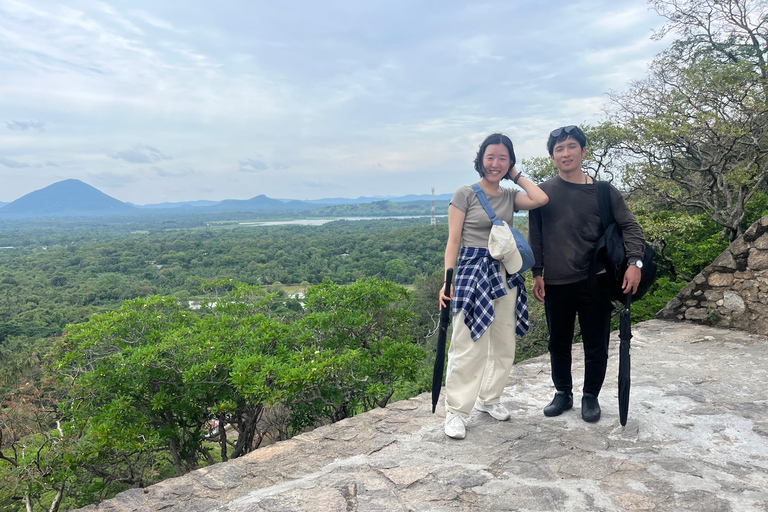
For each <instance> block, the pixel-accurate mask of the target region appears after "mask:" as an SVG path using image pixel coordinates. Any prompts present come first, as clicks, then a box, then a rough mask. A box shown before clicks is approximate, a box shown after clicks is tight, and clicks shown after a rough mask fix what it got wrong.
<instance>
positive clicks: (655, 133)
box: [611, 0, 768, 241]
mask: <svg viewBox="0 0 768 512" xmlns="http://www.w3.org/2000/svg"><path fill="white" fill-rule="evenodd" d="M652 5H653V7H654V8H655V9H656V11H657V12H658V13H659V14H660V15H661V16H663V17H665V18H666V19H667V20H668V23H667V25H666V26H665V27H664V28H663V29H662V30H661V31H660V32H659V33H658V34H657V36H658V37H661V36H663V35H666V34H668V33H671V32H674V33H677V34H679V35H680V36H681V38H680V39H678V40H676V41H675V42H674V43H673V44H672V45H671V47H670V48H669V49H667V50H666V51H664V52H663V53H661V54H660V55H658V56H657V57H656V59H655V60H654V61H653V63H652V64H651V66H650V71H649V74H648V76H647V77H646V78H645V79H644V80H640V81H637V82H635V83H633V84H632V85H631V87H630V88H629V90H628V91H626V92H623V93H613V94H611V99H612V102H613V106H614V109H613V118H614V120H615V123H616V124H617V125H618V126H617V128H618V131H619V132H620V133H623V134H624V139H623V140H622V141H621V142H620V145H621V146H622V147H623V149H625V150H626V152H627V154H628V155H631V156H634V157H636V160H635V161H634V163H633V164H632V165H631V166H629V167H627V170H628V171H629V172H627V173H626V174H625V177H626V180H627V183H628V184H629V185H630V186H631V187H632V188H635V189H642V190H644V191H645V193H646V194H648V195H650V196H655V197H657V198H659V199H661V200H663V201H666V202H667V203H671V204H674V205H677V206H678V207H680V208H683V209H689V210H691V211H694V212H701V213H704V214H706V215H707V217H708V218H709V219H711V220H712V221H713V222H715V223H716V224H718V225H719V226H720V227H721V228H722V229H723V231H724V233H727V235H728V238H729V239H730V240H731V241H733V240H735V239H736V238H737V237H738V236H739V235H740V234H741V232H742V229H743V225H744V221H745V217H746V215H747V210H748V206H747V205H748V203H749V202H750V201H751V200H752V199H753V197H755V194H758V193H760V192H762V191H764V190H765V188H766V180H768V139H767V137H768V66H766V55H767V53H768V6H767V5H766V4H765V3H764V2H753V1H751V0H682V1H681V0H655V1H653V2H652Z"/></svg>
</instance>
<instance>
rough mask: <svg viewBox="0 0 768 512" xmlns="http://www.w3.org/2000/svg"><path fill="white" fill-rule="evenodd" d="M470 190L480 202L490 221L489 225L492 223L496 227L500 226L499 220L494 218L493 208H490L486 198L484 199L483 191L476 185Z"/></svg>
mask: <svg viewBox="0 0 768 512" xmlns="http://www.w3.org/2000/svg"><path fill="white" fill-rule="evenodd" d="M472 190H474V191H475V195H476V196H477V198H478V199H479V200H480V204H482V205H483V209H484V210H485V213H487V214H488V217H489V218H490V219H491V223H493V224H494V225H496V226H500V225H502V224H503V222H501V221H500V220H499V218H498V217H497V216H496V212H494V211H493V208H491V205H490V204H489V203H488V198H486V197H485V192H483V189H482V188H481V187H480V185H478V184H477V183H473V184H472Z"/></svg>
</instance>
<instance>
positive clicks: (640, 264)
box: [635, 260, 643, 268]
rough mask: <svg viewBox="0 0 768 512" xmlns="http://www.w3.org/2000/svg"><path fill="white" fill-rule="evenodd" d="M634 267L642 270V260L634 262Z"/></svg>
mask: <svg viewBox="0 0 768 512" xmlns="http://www.w3.org/2000/svg"><path fill="white" fill-rule="evenodd" d="M635 266H636V267H637V268H643V260H637V261H636V262H635Z"/></svg>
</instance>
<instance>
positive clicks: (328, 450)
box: [84, 320, 768, 512]
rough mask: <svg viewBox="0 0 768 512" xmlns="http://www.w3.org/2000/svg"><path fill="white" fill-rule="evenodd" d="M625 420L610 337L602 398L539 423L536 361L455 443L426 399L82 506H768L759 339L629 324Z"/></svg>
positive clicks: (270, 509)
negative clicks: (591, 419)
mask: <svg viewBox="0 0 768 512" xmlns="http://www.w3.org/2000/svg"><path fill="white" fill-rule="evenodd" d="M633 334H634V336H633V338H632V391H631V396H630V405H629V421H628V422H627V425H626V427H622V426H621V425H620V424H619V418H618V406H617V378H616V375H617V371H618V360H619V358H618V357H617V356H618V354H617V346H618V343H617V341H618V340H617V335H616V333H613V335H612V337H611V345H610V357H609V361H608V377H607V378H606V381H605V385H604V386H603V390H602V392H601V393H600V404H601V407H602V410H603V416H602V418H601V419H600V421H599V422H597V423H586V422H584V421H583V420H582V419H581V414H580V409H581V408H580V407H579V403H580V398H581V391H580V389H581V384H582V376H583V374H584V354H583V350H581V348H580V347H578V346H576V347H574V351H573V356H574V357H573V376H574V391H575V393H574V394H575V396H574V398H575V400H574V401H575V402H576V403H575V407H574V408H573V409H572V410H569V411H566V412H565V413H563V414H562V415H561V416H556V417H553V418H547V417H545V416H544V415H543V414H542V408H543V407H544V406H545V405H546V404H547V403H548V402H549V400H550V399H551V398H552V394H553V393H554V389H553V387H552V382H551V380H550V376H549V358H548V357H547V356H541V357H537V358H534V359H529V360H527V361H524V362H522V363H520V364H518V365H515V367H514V369H513V370H512V375H511V376H510V379H509V382H508V383H507V387H506V388H505V390H504V395H503V396H502V397H501V401H502V403H503V404H504V405H505V406H506V407H507V408H509V410H510V411H511V412H512V418H511V419H510V421H496V420H495V419H493V418H491V417H490V416H489V415H487V414H483V413H478V412H477V411H474V412H473V414H472V417H471V419H470V423H469V426H468V431H467V438H466V439H464V440H462V441H457V440H455V439H449V438H447V437H446V436H445V434H443V418H444V416H445V408H444V404H443V403H442V400H441V401H440V403H439V404H438V410H437V414H432V413H431V400H430V396H429V394H428V393H424V394H422V395H419V396H417V397H415V398H412V399H410V400H404V401H400V402H395V403H392V404H390V405H388V406H387V407H386V408H384V409H375V410H373V411H369V412H366V413H364V414H360V415H358V416H355V417H353V418H349V419H346V420H343V421H340V422H338V423H334V424H333V425H328V426H325V427H322V428H319V429H317V430H314V431H312V432H308V433H306V434H302V435H300V436H296V437H294V438H293V439H290V440H288V441H282V442H279V443H276V444H274V445H271V446H267V447H264V448H259V449H258V450H256V451H254V452H253V453H250V454H248V455H246V456H244V457H240V458H238V459H234V460H232V461H229V462H226V463H222V464H217V465H215V466H211V467H207V468H204V469H201V470H198V471H194V472H192V473H189V474H187V475H184V476H182V477H179V478H173V479H170V480H165V481H163V482H161V483H158V484H157V485H153V486H151V487H148V488H146V489H133V490H130V491H127V492H124V493H122V494H119V495H118V496H116V497H115V498H113V499H110V500H107V501H104V502H102V503H100V504H99V505H93V506H89V507H87V508H86V509H84V510H87V511H90V512H150V511H163V512H202V511H210V512H326V511H330V512H363V511H367V512H374V511H377V512H379V511H380V512H408V511H410V512H417V511H424V512H426V511H445V512H449V511H456V512H461V511H467V512H469V511H478V512H479V511H497V510H498V511H504V510H507V511H512V510H527V511H539V512H582V511H587V510H589V511H603V512H625V511H653V512H672V511H674V512H680V511H688V512H694V511H695V512H758V511H766V510H768V420H766V418H768V401H766V398H765V388H766V385H768V371H766V368H768V343H766V338H765V337H763V336H758V335H754V334H747V333H744V332H742V331H737V330H727V329H718V328H714V327H709V326H705V325H699V324H692V323H690V322H669V321H662V320H650V321H647V322H642V323H640V324H637V325H635V326H633Z"/></svg>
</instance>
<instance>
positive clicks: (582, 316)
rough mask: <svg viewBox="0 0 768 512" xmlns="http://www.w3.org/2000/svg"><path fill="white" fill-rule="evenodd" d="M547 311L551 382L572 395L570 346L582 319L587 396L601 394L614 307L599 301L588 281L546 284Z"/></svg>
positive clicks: (607, 302) (608, 302) (545, 299)
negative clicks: (577, 322)
mask: <svg viewBox="0 0 768 512" xmlns="http://www.w3.org/2000/svg"><path fill="white" fill-rule="evenodd" d="M544 292H545V293H544V307H545V310H546V313H547V327H548V328H549V359H550V362H551V365H552V382H553V383H554V384H555V388H556V389H557V390H558V391H564V392H566V393H573V379H572V377H571V343H572V342H573V333H574V328H575V324H576V315H577V314H578V315H579V326H580V327H581V337H582V340H583V345H584V363H585V368H584V388H583V392H584V393H591V394H593V395H595V396H598V395H599V394H600V389H601V388H602V387H603V381H604V380H605V369H606V366H607V365H608V338H609V336H610V333H611V312H612V310H613V304H612V303H611V302H610V301H608V300H598V299H596V298H595V297H594V296H593V294H592V293H591V291H590V286H589V281H588V280H584V281H579V282H577V283H571V284H563V285H548V284H545V289H544Z"/></svg>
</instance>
